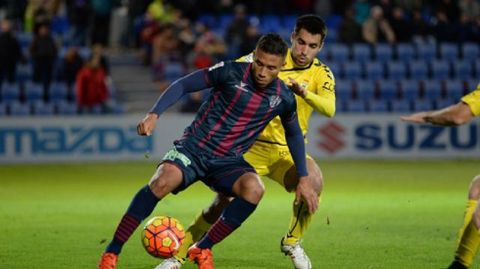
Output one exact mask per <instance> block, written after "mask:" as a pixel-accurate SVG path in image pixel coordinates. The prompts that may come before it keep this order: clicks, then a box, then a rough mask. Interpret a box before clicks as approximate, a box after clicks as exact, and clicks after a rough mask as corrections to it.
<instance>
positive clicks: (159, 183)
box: [148, 164, 182, 199]
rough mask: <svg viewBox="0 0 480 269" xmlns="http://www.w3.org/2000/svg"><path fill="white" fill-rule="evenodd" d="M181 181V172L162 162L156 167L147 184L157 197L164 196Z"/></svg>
mask: <svg viewBox="0 0 480 269" xmlns="http://www.w3.org/2000/svg"><path fill="white" fill-rule="evenodd" d="M181 181H182V172H181V171H180V170H179V169H178V168H177V167H175V166H173V165H170V164H162V165H161V166H159V167H158V168H157V171H155V174H154V175H153V176H152V178H151V179H150V182H149V183H148V185H149V186H150V189H151V190H152V192H153V193H154V194H155V196H157V197H158V198H160V199H161V198H163V197H165V196H166V195H167V194H168V193H170V192H171V191H173V190H174V189H175V188H177V187H178V186H179V185H180V183H181Z"/></svg>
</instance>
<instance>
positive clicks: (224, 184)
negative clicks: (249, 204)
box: [162, 144, 256, 196]
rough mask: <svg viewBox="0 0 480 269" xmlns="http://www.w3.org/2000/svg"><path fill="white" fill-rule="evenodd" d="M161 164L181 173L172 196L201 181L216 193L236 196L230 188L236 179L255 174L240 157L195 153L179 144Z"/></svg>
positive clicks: (166, 155) (168, 153)
mask: <svg viewBox="0 0 480 269" xmlns="http://www.w3.org/2000/svg"><path fill="white" fill-rule="evenodd" d="M163 162H168V163H171V164H173V165H175V166H177V167H178V168H179V169H180V170H182V172H183V182H182V184H181V185H180V186H179V187H178V188H176V189H175V190H174V191H173V192H172V193H174V194H177V193H178V192H180V191H183V190H184V189H186V188H188V186H190V185H192V184H193V183H195V182H196V181H197V180H201V181H202V182H203V183H205V184H206V185H207V186H209V187H210V188H211V189H213V190H214V191H216V192H220V193H222V194H224V195H227V196H236V195H235V194H234V193H233V192H232V187H233V184H234V183H235V182H236V181H237V179H238V178H239V177H241V176H242V175H243V174H245V173H248V172H252V173H256V171H255V169H254V168H253V167H252V166H251V165H250V164H248V163H247V162H246V161H245V160H244V159H243V157H242V156H238V157H219V156H215V155H213V154H209V153H206V152H195V151H193V150H191V149H189V148H187V147H185V146H183V145H180V144H177V145H175V147H174V148H173V149H171V150H169V151H168V152H167V154H165V156H164V157H163V159H162V163H163Z"/></svg>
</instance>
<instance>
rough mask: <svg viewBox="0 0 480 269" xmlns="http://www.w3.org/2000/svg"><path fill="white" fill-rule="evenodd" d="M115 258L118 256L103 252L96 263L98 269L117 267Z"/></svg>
mask: <svg viewBox="0 0 480 269" xmlns="http://www.w3.org/2000/svg"><path fill="white" fill-rule="evenodd" d="M117 259H118V256H117V255H115V254H113V253H110V252H105V253H103V255H102V258H101V259H100V262H99V263H98V269H116V268H117Z"/></svg>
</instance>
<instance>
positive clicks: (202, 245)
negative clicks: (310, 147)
mask: <svg viewBox="0 0 480 269" xmlns="http://www.w3.org/2000/svg"><path fill="white" fill-rule="evenodd" d="M287 50H288V46H287V44H286V43H285V41H283V40H282V38H281V37H280V36H279V35H277V34H267V35H265V36H263V37H261V38H260V40H259V41H258V43H257V47H256V49H255V55H254V60H253V62H251V63H238V62H229V63H223V62H221V63H219V64H217V65H215V66H213V67H210V68H209V69H202V70H198V71H196V72H193V73H191V74H189V75H187V76H185V77H183V78H181V79H179V80H176V81H175V82H173V83H172V84H171V85H170V86H169V87H168V89H167V90H166V91H165V93H164V94H163V95H162V96H160V98H159V99H158V100H157V102H156V104H155V106H154V107H153V108H152V110H151V111H150V113H148V114H147V116H146V117H145V118H144V119H143V120H142V121H141V122H140V123H139V124H138V126H137V131H138V133H139V134H140V135H150V134H151V133H152V131H153V130H154V128H155V124H156V120H157V119H158V117H159V115H161V114H162V113H163V112H164V111H165V110H166V109H167V108H168V107H169V106H171V105H172V104H173V103H175V102H176V101H178V100H179V99H180V98H181V97H182V96H183V95H185V94H187V93H189V92H193V91H199V90H202V89H206V88H213V89H212V93H211V96H210V98H209V100H208V101H207V102H205V103H204V104H203V105H202V107H201V108H200V110H199V111H198V113H197V116H196V118H195V119H194V121H193V122H192V123H191V125H190V126H188V127H187V128H186V129H185V131H184V133H183V136H182V137H181V138H180V139H178V140H176V141H175V142H174V146H173V148H172V149H171V150H170V151H168V152H167V153H166V154H165V156H164V157H163V160H162V162H161V164H160V166H159V167H158V169H157V170H156V172H155V173H154V175H153V176H152V178H151V180H150V182H149V183H148V184H147V185H146V186H144V187H143V188H142V189H140V191H139V192H138V193H137V194H136V195H135V196H134V198H133V200H132V201H131V203H130V206H129V207H128V209H127V211H126V213H125V214H124V215H123V217H122V219H121V221H120V224H119V225H118V226H117V229H116V231H115V234H114V237H113V239H112V241H111V242H110V244H109V245H108V246H107V249H106V251H105V253H104V254H103V255H102V258H101V260H100V263H99V267H98V268H99V269H114V268H116V265H117V258H118V255H119V254H120V251H121V249H122V247H123V245H124V243H125V242H126V241H127V240H128V239H129V237H130V236H131V235H132V234H133V232H134V231H135V230H136V228H137V227H138V226H139V225H140V223H141V222H142V221H143V220H144V219H145V218H146V217H148V216H149V215H150V214H151V213H152V211H153V209H154V208H155V206H156V205H157V203H158V202H159V201H160V200H161V199H162V198H163V197H165V196H166V195H167V194H169V193H178V192H180V191H182V190H184V189H185V188H187V187H188V186H190V185H191V184H192V183H194V182H196V181H197V180H200V179H201V180H202V181H203V182H204V183H205V184H206V185H208V186H209V187H210V188H212V189H214V190H216V191H217V192H220V193H222V194H223V195H225V196H229V197H234V199H233V200H232V201H231V203H230V204H229V206H227V207H226V208H225V210H223V212H222V214H221V217H220V218H218V220H217V221H216V222H215V223H214V224H213V225H212V226H211V228H210V229H209V230H208V232H207V233H206V234H205V235H204V236H203V237H202V238H201V239H200V240H199V241H198V242H197V243H195V244H194V245H193V246H192V247H191V248H190V249H189V250H188V257H189V259H190V260H192V261H194V262H195V263H197V264H198V266H199V268H200V269H211V268H214V265H213V255H212V252H211V249H212V247H213V246H214V245H215V244H217V243H219V242H220V241H221V240H223V239H224V238H226V237H227V236H228V235H229V234H231V233H232V232H233V231H234V230H235V229H237V228H238V227H239V226H240V225H241V224H242V223H243V222H244V221H245V220H246V219H247V218H248V216H250V214H251V213H253V211H254V210H255V208H256V206H257V204H258V203H259V201H260V199H261V198H262V195H263V192H264V186H263V184H262V182H261V180H260V177H259V176H258V175H257V174H256V172H255V169H254V168H253V167H252V166H251V165H250V164H248V163H247V162H246V161H245V160H244V159H243V154H244V153H245V152H246V151H247V150H248V148H250V146H251V145H252V144H253V143H254V142H255V139H256V137H257V136H258V135H259V134H260V133H261V132H262V130H263V129H264V128H265V126H266V125H267V124H268V122H269V121H270V120H272V119H273V118H275V117H276V116H279V117H280V119H281V122H282V126H283V127H284V129H285V136H286V141H287V144H288V148H289V149H290V152H291V153H292V157H293V159H294V162H295V167H296V172H295V174H296V176H297V177H298V180H299V181H301V182H302V181H303V182H305V189H304V190H302V191H301V192H300V193H299V196H300V197H301V198H302V199H304V200H306V201H309V202H310V203H314V202H315V200H316V196H315V195H314V193H313V192H312V191H311V188H310V185H309V181H307V175H308V171H307V165H306V158H305V144H304V139H303V134H302V131H301V129H300V126H299V124H298V118H297V113H296V101H295V96H294V94H293V93H292V91H291V90H290V89H288V87H287V86H286V85H285V84H284V83H283V82H282V81H281V80H280V79H278V78H277V76H278V73H279V72H280V69H281V67H282V66H283V65H284V63H285V56H286V54H287Z"/></svg>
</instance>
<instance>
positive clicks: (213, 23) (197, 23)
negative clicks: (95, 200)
mask: <svg viewBox="0 0 480 269" xmlns="http://www.w3.org/2000/svg"><path fill="white" fill-rule="evenodd" d="M305 13H315V14H319V15H320V16H322V17H324V18H325V20H326V22H327V26H328V27H329V34H328V39H327V42H342V43H347V44H354V43H363V42H366V43H369V44H377V43H390V44H397V43H406V42H413V41H420V42H458V43H462V42H480V1H478V0H439V1H431V0H376V1H374V0H370V1H367V0H357V1H354V0H336V1H333V0H330V1H326V0H296V1H276V0H263V1H247V0H243V1H234V0H203V1H195V0H175V1H174V0H123V1H121V0H0V17H2V18H4V23H2V35H1V36H0V47H1V48H2V50H1V52H0V63H1V64H0V66H1V69H0V79H1V80H4V79H6V80H9V81H10V80H12V79H13V78H14V77H15V74H14V72H15V70H16V68H15V65H16V64H17V63H20V62H22V61H27V60H31V62H32V68H33V80H34V81H35V82H39V83H42V85H43V86H44V88H45V89H48V87H49V84H50V83H51V79H52V77H54V76H55V74H54V73H55V67H54V65H55V64H56V61H55V59H56V58H57V57H58V51H59V49H62V47H64V48H65V47H68V48H70V47H73V48H78V47H80V48H81V47H88V48H90V49H91V48H92V47H91V46H96V47H97V48H101V47H109V46H110V47H112V46H120V47H127V48H136V49H138V50H140V51H141V52H142V54H141V55H142V57H141V59H142V62H143V64H145V65H148V66H151V67H152V72H153V77H154V80H155V81H157V82H158V85H159V89H160V90H163V89H165V87H166V86H167V85H168V83H169V82H171V81H172V80H174V79H176V78H178V77H179V76H181V75H183V74H185V73H187V72H190V71H192V70H194V69H197V68H203V67H207V66H210V65H212V64H213V63H215V62H217V61H220V60H224V59H232V58H236V57H238V56H241V55H244V54H247V53H249V52H251V51H252V50H253V48H254V45H255V43H256V41H257V39H258V38H259V36H260V35H261V34H262V33H264V32H266V31H276V32H279V33H280V34H281V35H282V36H283V37H284V38H286V39H288V38H289V34H290V32H291V30H292V28H293V25H294V21H295V18H296V16H298V15H299V14H305ZM287 18H291V19H290V21H288V20H287ZM5 19H7V20H5ZM285 21H287V22H289V23H284V22H285ZM287 24H288V25H287ZM13 31H15V32H24V33H32V36H33V39H32V41H31V43H29V44H28V46H29V49H28V51H26V53H25V50H23V53H22V49H21V48H20V45H18V43H19V41H18V40H17V41H15V39H16V35H14V34H12V32H13ZM20 43H21V41H20ZM98 50H101V49H98ZM91 51H94V50H93V49H91ZM75 53H76V52H70V51H69V52H68V53H65V55H62V57H63V56H65V60H66V61H67V62H68V61H70V60H69V59H73V58H75V57H74V56H72V54H75ZM77 54H78V53H77ZM92 56H95V54H92ZM92 56H88V57H84V58H83V59H77V60H72V61H74V63H72V65H73V66H66V67H65V68H64V69H65V70H62V71H61V72H60V73H63V72H67V73H69V74H64V75H63V78H64V79H65V80H66V81H67V82H68V83H69V84H72V83H76V81H75V79H76V78H77V75H78V73H79V71H80V69H81V68H91V69H92V68H93V69H95V70H97V69H101V70H102V73H103V75H102V76H108V68H106V66H107V65H106V64H103V65H100V64H98V62H99V60H98V59H92V58H95V57H92ZM97 58H98V57H97ZM79 60H83V61H84V62H83V61H82V62H80V61H79ZM102 62H104V63H105V62H106V59H105V58H104V59H103V60H102ZM67 65H68V64H67ZM97 66H98V67H97ZM57 73H58V72H57ZM57 75H58V74H57ZM97 76H100V75H98V74H97ZM74 78H75V79H74ZM84 84H85V83H84ZM87 84H88V83H87ZM80 96H82V95H81V94H80ZM102 96H103V95H102ZM98 98H100V97H98ZM190 98H191V100H190V101H191V104H187V105H186V106H185V109H186V110H189V109H190V110H195V109H196V105H198V103H199V102H201V99H202V95H201V94H198V95H193V96H191V97H190ZM100 99H104V98H103V97H102V98H100ZM78 100H81V98H77V101H78ZM190 101H188V102H190Z"/></svg>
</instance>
